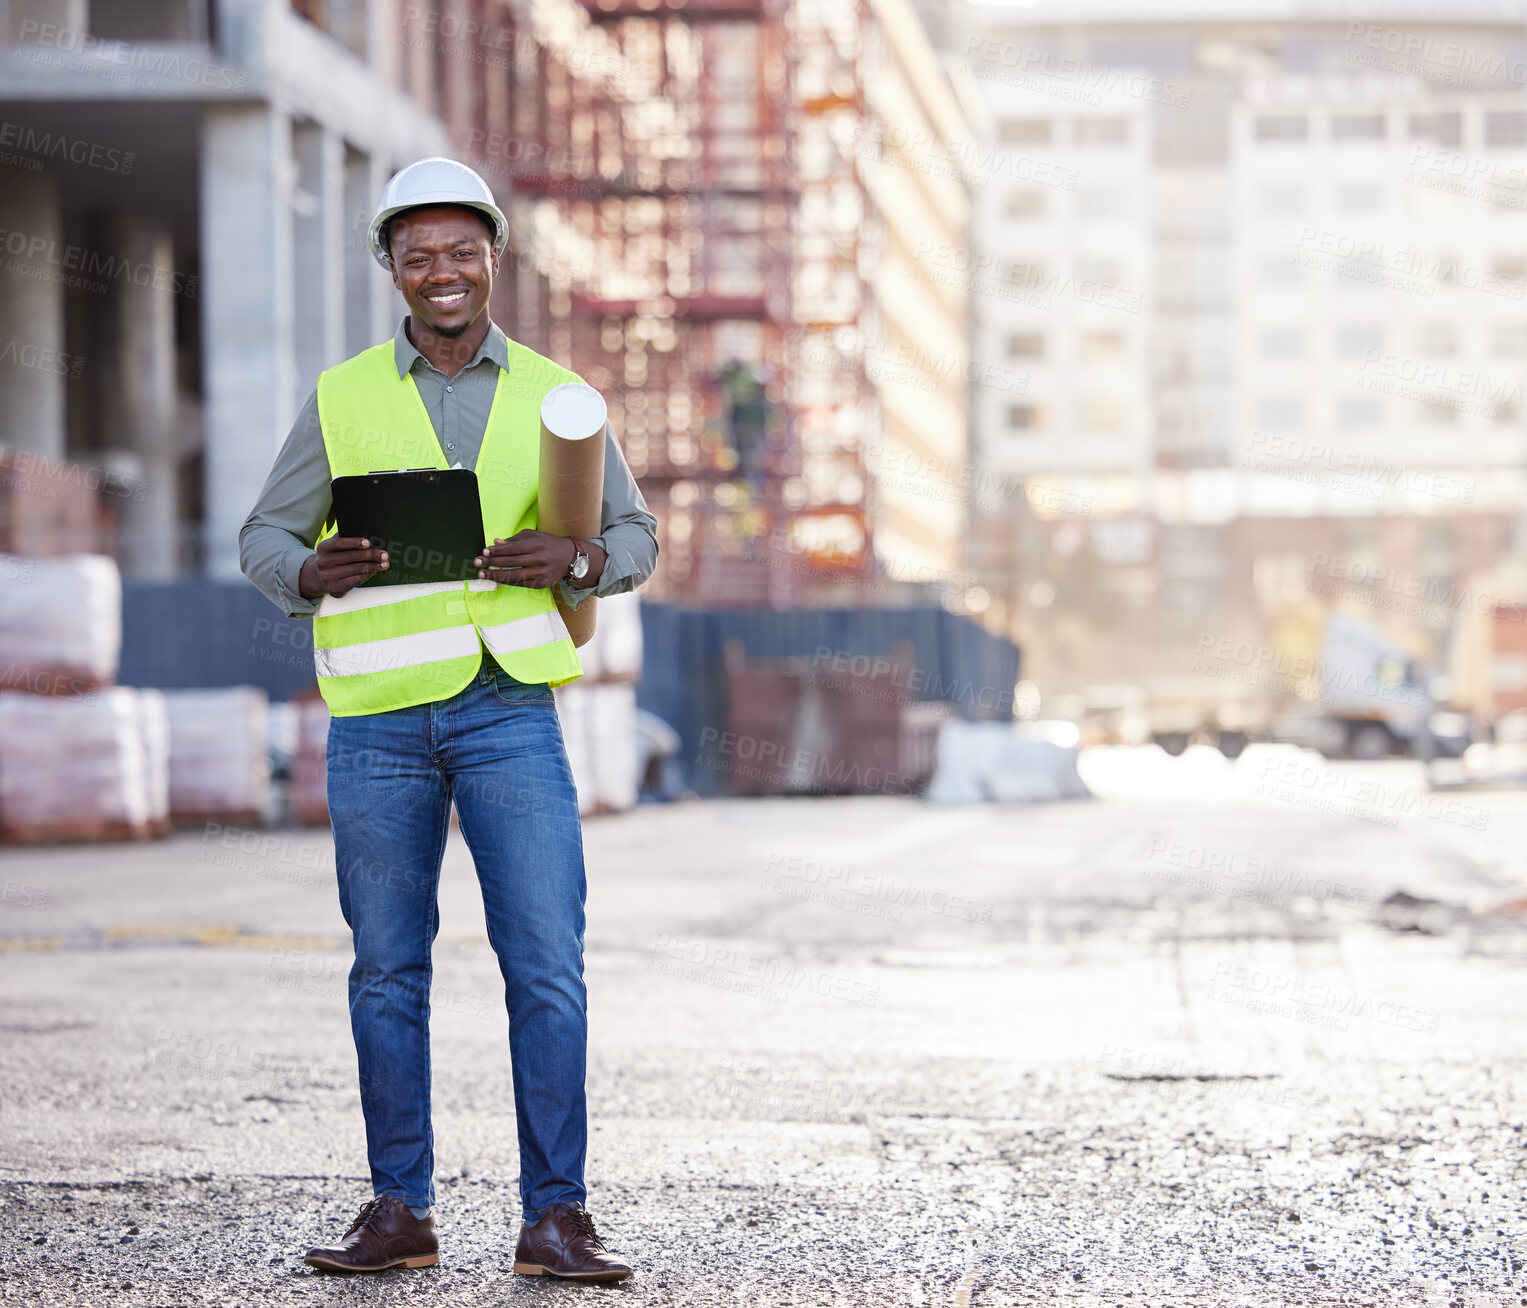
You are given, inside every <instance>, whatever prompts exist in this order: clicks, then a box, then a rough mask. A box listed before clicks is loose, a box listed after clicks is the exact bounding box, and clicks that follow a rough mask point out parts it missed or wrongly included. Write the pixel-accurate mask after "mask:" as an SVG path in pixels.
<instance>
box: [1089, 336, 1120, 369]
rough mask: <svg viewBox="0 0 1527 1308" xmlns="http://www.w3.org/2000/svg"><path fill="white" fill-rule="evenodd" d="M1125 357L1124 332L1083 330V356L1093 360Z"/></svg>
mask: <svg viewBox="0 0 1527 1308" xmlns="http://www.w3.org/2000/svg"><path fill="white" fill-rule="evenodd" d="M1123 357H1124V333H1123V332H1083V333H1082V358H1084V359H1087V360H1089V361H1091V362H1094V363H1096V362H1100V361H1102V360H1105V359H1120V358H1123Z"/></svg>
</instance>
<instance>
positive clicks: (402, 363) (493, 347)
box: [392, 318, 509, 381]
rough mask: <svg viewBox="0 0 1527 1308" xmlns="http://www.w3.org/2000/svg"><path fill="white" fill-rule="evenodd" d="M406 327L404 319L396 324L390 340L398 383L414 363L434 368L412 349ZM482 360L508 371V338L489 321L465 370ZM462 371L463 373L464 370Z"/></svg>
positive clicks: (405, 319)
mask: <svg viewBox="0 0 1527 1308" xmlns="http://www.w3.org/2000/svg"><path fill="white" fill-rule="evenodd" d="M407 326H408V319H407V318H404V319H403V321H402V322H400V323H399V324H398V330H397V332H396V333H395V334H394V335H393V338H392V358H393V362H394V363H396V364H397V366H398V380H399V381H402V380H403V378H405V377H406V376H408V374H409V373H410V372H411V371H413V366H414V364H416V363H422V364H424V366H425V367H427V368H433V367H434V364H432V363H430V361H429V360H428V359H426V358H425V357H424V356H423V355H422V354H420V353H419V351H418V350H417V349H416V348H415V347H414V343H413V342H412V341H411V340H409V339H408V331H407ZM484 359H491V360H492V361H493V362H494V363H496V364H497V365H498V366H499V367H500V368H502V369H503V370H504V371H505V372H508V371H509V338H508V337H507V336H505V335H504V333H503V332H501V331H499V329H498V325H497V324H496V323H494V322H492V321H491V320H490V321H489V323H488V334H487V335H486V336H485V337H483V342H482V344H481V345H479V346H478V347H477V353H476V354H474V355H473V356H472V360H471V362H470V363H468V364H467V368H475V367H476V366H477V365H478V364H479V363H481V362H482V361H483V360H484ZM462 371H463V372H465V371H466V368H463V369H462Z"/></svg>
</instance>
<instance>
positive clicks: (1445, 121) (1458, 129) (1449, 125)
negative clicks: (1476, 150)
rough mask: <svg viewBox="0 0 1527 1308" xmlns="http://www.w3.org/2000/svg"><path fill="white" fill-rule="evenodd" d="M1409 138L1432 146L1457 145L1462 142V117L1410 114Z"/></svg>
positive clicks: (1457, 115)
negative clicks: (1427, 142) (1426, 142)
mask: <svg viewBox="0 0 1527 1308" xmlns="http://www.w3.org/2000/svg"><path fill="white" fill-rule="evenodd" d="M1410 136H1411V140H1413V141H1430V142H1432V144H1434V145H1458V144H1459V143H1460V142H1461V141H1462V140H1463V115H1462V114H1456V113H1453V114H1411V116H1410Z"/></svg>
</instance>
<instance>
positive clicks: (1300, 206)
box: [1257, 185, 1304, 218]
mask: <svg viewBox="0 0 1527 1308" xmlns="http://www.w3.org/2000/svg"><path fill="white" fill-rule="evenodd" d="M1257 212H1258V214H1259V215H1260V216H1261V217H1264V218H1298V217H1301V216H1302V215H1303V213H1304V187H1302V186H1286V185H1275V186H1261V187H1258V188H1257Z"/></svg>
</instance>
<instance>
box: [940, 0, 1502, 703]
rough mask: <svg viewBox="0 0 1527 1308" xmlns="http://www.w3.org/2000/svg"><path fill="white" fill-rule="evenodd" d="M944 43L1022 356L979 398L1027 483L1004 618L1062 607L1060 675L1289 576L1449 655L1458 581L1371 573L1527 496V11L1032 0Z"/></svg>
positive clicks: (1461, 577)
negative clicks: (1074, 629)
mask: <svg viewBox="0 0 1527 1308" xmlns="http://www.w3.org/2000/svg"><path fill="white" fill-rule="evenodd" d="M949 39H950V43H951V47H952V49H951V53H952V54H953V55H954V56H955V57H956V61H957V62H958V63H960V64H961V65H962V66H963V67H964V68H965V69H966V70H967V71H968V75H969V76H970V78H971V79H972V81H973V82H974V83H975V84H976V85H977V86H979V87H980V88H981V89H982V92H983V96H984V99H985V101H986V103H987V105H988V106H989V110H990V113H991V115H992V118H993V119H994V124H995V126H994V141H993V152H992V154H991V156H990V157H991V159H992V162H993V169H994V171H997V172H999V173H1000V174H1001V175H1000V176H997V177H994V178H993V181H992V184H990V185H988V186H986V187H984V188H980V189H978V190H977V191H976V195H977V199H976V209H977V214H976V225H977V231H978V232H979V234H980V236H979V245H980V249H981V250H982V251H983V252H985V253H987V254H988V255H989V256H990V257H991V259H992V260H993V261H994V266H993V268H992V270H991V271H992V276H991V278H990V284H989V285H987V286H979V287H977V294H975V295H974V297H973V299H974V301H975V303H976V305H977V311H976V315H977V322H978V328H977V344H976V351H977V353H978V354H984V355H988V356H990V355H991V354H993V353H1001V352H1007V354H1008V356H1009V357H1014V355H1015V353H1016V357H1018V358H1023V359H1026V360H1027V363H1026V365H1025V366H1026V369H1027V373H1028V377H1029V383H1030V384H1029V394H1028V395H1027V396H1026V397H1025V398H1024V400H1023V402H1021V403H1016V402H1014V401H1013V400H1012V399H1011V397H1009V396H1007V395H1001V394H996V393H992V392H990V391H986V392H982V391H981V390H980V388H977V398H976V400H975V410H976V414H977V421H976V423H975V432H976V436H975V439H976V444H977V448H978V449H979V451H980V457H981V459H982V460H983V461H984V463H985V465H986V466H987V467H990V468H992V469H995V470H999V471H1003V472H1009V473H1014V474H1018V475H1021V476H1023V477H1024V478H1025V479H1026V480H1025V496H1026V500H1027V504H1028V505H1029V506H1030V508H1031V515H1030V516H1031V519H1032V520H1031V521H1030V522H1029V523H1028V525H1027V526H1026V527H1025V528H1023V555H1024V561H1023V564H1022V568H1023V571H1024V578H1025V579H1024V587H1025V589H1024V596H1025V600H1026V613H1027V616H1026V618H1025V619H1024V621H1023V622H1022V623H1021V624H1020V626H1019V631H1020V632H1021V633H1023V634H1024V635H1026V636H1030V637H1035V638H1037V639H1038V642H1039V644H1040V645H1042V644H1043V641H1044V637H1045V634H1046V633H1047V632H1053V631H1058V630H1062V629H1064V628H1065V625H1066V616H1067V615H1068V614H1069V615H1070V616H1075V612H1074V610H1073V609H1072V608H1068V605H1072V606H1074V605H1076V604H1081V605H1082V606H1083V608H1085V609H1087V610H1088V612H1087V613H1086V614H1085V615H1084V616H1085V617H1086V619H1087V621H1089V622H1092V623H1094V625H1093V626H1092V627H1091V628H1090V630H1092V631H1093V632H1098V631H1101V632H1103V633H1104V636H1103V638H1102V639H1090V640H1089V639H1085V638H1079V639H1076V640H1073V641H1071V642H1070V643H1068V644H1067V645H1066V646H1065V656H1064V659H1062V660H1057V661H1056V663H1055V667H1056V669H1057V670H1058V671H1060V672H1061V673H1062V675H1063V676H1065V677H1070V678H1073V679H1085V678H1087V677H1098V676H1113V675H1130V674H1132V673H1139V674H1144V673H1146V672H1149V671H1153V670H1155V671H1159V670H1161V669H1163V668H1166V667H1181V666H1183V665H1184V659H1183V655H1184V652H1185V651H1187V652H1191V649H1192V648H1193V646H1194V644H1195V642H1197V641H1199V640H1201V639H1202V637H1203V635H1204V633H1205V632H1206V631H1207V632H1211V633H1213V634H1216V635H1221V634H1236V635H1245V636H1247V637H1254V638H1258V639H1261V638H1265V636H1266V634H1267V631H1268V629H1269V627H1270V625H1271V624H1273V623H1274V622H1275V621H1276V619H1277V616H1278V613H1279V611H1280V605H1284V604H1286V603H1287V601H1288V596H1289V595H1290V594H1291V593H1293V592H1297V591H1299V589H1300V585H1299V583H1298V580H1297V579H1298V578H1299V577H1302V578H1303V585H1304V587H1305V590H1304V592H1303V593H1305V594H1306V595H1307V594H1309V593H1310V592H1309V589H1308V587H1309V586H1310V585H1311V584H1313V585H1314V586H1315V588H1316V591H1317V592H1318V593H1321V594H1331V593H1338V592H1339V594H1340V597H1341V599H1342V601H1343V602H1346V603H1350V604H1351V605H1353V606H1354V607H1356V608H1358V609H1360V610H1364V611H1366V612H1367V613H1368V615H1369V616H1370V617H1371V618H1372V620H1373V621H1374V622H1375V624H1376V625H1384V626H1388V627H1390V628H1391V629H1393V630H1396V631H1400V630H1402V629H1403V630H1404V631H1407V632H1408V633H1409V634H1410V635H1412V636H1414V637H1415V638H1416V639H1415V647H1416V648H1417V649H1418V651H1420V653H1421V654H1422V655H1423V656H1424V655H1426V654H1439V652H1440V649H1441V647H1442V645H1443V644H1444V643H1445V640H1446V636H1447V631H1448V628H1449V626H1450V623H1451V618H1452V616H1453V615H1452V614H1450V612H1449V606H1448V604H1447V603H1442V604H1430V605H1426V606H1423V607H1422V608H1421V609H1420V610H1417V606H1415V605H1410V606H1409V607H1408V609H1407V606H1406V605H1403V604H1394V603H1389V602H1388V601H1389V600H1392V599H1393V598H1394V597H1393V596H1389V595H1386V594H1381V593H1379V591H1380V590H1382V588H1383V587H1385V586H1386V585H1388V584H1389V583H1388V582H1386V581H1385V580H1384V577H1385V573H1386V572H1387V573H1388V575H1389V576H1391V577H1392V576H1396V575H1397V576H1399V577H1400V578H1401V579H1402V583H1403V585H1405V586H1407V587H1409V588H1411V589H1413V590H1418V591H1422V592H1426V593H1429V594H1433V595H1435V594H1439V593H1445V594H1451V595H1459V594H1464V593H1466V591H1467V587H1468V584H1469V581H1470V579H1473V578H1476V577H1478V576H1479V575H1480V574H1481V573H1482V572H1488V571H1489V570H1490V569H1491V568H1492V567H1493V566H1494V565H1495V563H1496V562H1497V561H1498V560H1499V559H1500V558H1501V557H1502V555H1503V553H1504V552H1505V551H1507V550H1508V549H1509V547H1510V544H1511V541H1512V539H1513V530H1514V519H1515V516H1516V514H1517V512H1518V506H1519V504H1520V503H1521V500H1522V495H1523V493H1524V490H1527V483H1524V477H1523V461H1524V457H1527V414H1524V410H1523V403H1522V386H1523V384H1524V382H1527V353H1524V349H1523V347H1524V346H1527V298H1524V291H1527V257H1524V255H1523V250H1524V249H1527V189H1524V188H1527V112H1524V110H1523V108H1522V90H1523V85H1524V84H1527V28H1524V26H1523V23H1522V21H1521V20H1520V16H1519V15H1518V16H1516V17H1515V18H1514V19H1513V18H1512V17H1511V16H1510V15H1508V14H1506V13H1504V12H1503V10H1502V7H1501V6H1499V5H1494V4H1472V3H1460V4H1447V5H1444V4H1440V3H1439V4H1423V5H1415V4H1406V5H1384V4H1372V5H1349V4H1340V5H1338V4H1334V3H1333V4H1329V5H1324V4H1313V5H1312V4H1308V3H1303V4H1295V3H1291V2H1289V0H1284V2H1281V3H1255V4H1248V5H1238V6H1233V7H1232V6H1226V5H1220V4H1209V3H1190V4H1177V5H1171V6H1164V5H1163V6H1140V5H1128V4H1123V3H1117V2H1116V0H1079V2H1077V3H1059V2H1057V0H1037V2H1036V3H1034V4H1030V5H1025V6H1023V7H1022V8H1011V7H1006V6H996V5H993V6H973V5H972V6H966V7H964V8H963V10H962V11H961V12H960V15H959V19H958V21H957V22H955V23H954V24H952V31H951V35H950V38H949ZM1004 151H1023V152H1024V158H1022V159H1019V158H1017V157H1015V156H1013V155H1005V154H1004V153H1003V152H1004ZM1105 291H1111V292H1113V293H1111V294H1108V295H1107V296H1106V298H1105V295H1104V292H1105ZM1380 560H1382V561H1383V562H1382V566H1379V562H1380ZM1376 566H1377V567H1378V577H1379V580H1378V581H1376V582H1375V580H1374V576H1375V567H1376ZM1322 570H1324V572H1325V573H1333V572H1334V571H1336V570H1340V571H1342V572H1343V573H1344V575H1345V576H1346V577H1347V578H1348V579H1349V580H1348V581H1344V582H1343V583H1342V584H1341V585H1340V586H1337V587H1335V590H1334V591H1333V590H1332V588H1331V587H1329V586H1327V587H1326V588H1325V589H1324V590H1321V586H1322V585H1324V583H1323V582H1322V579H1321V574H1322ZM1354 577H1355V578H1358V579H1359V580H1358V581H1356V582H1351V581H1350V579H1351V578H1354ZM1291 578H1294V579H1295V580H1294V581H1291V580H1290V579H1291ZM1326 581H1329V577H1327V578H1326ZM1412 610H1415V611H1412ZM1096 622H1103V623H1104V624H1105V625H1104V626H1103V627H1101V628H1099V627H1097V626H1096V625H1095V624H1096ZM1110 633H1111V634H1110ZM1428 642H1429V644H1430V648H1427V646H1428ZM1094 655H1097V657H1096V658H1094V657H1093V656H1094ZM1073 656H1074V657H1073ZM1105 656H1106V658H1105ZM1105 662H1106V663H1107V666H1105ZM1062 663H1063V664H1064V667H1063V668H1062V667H1061V664H1062Z"/></svg>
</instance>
